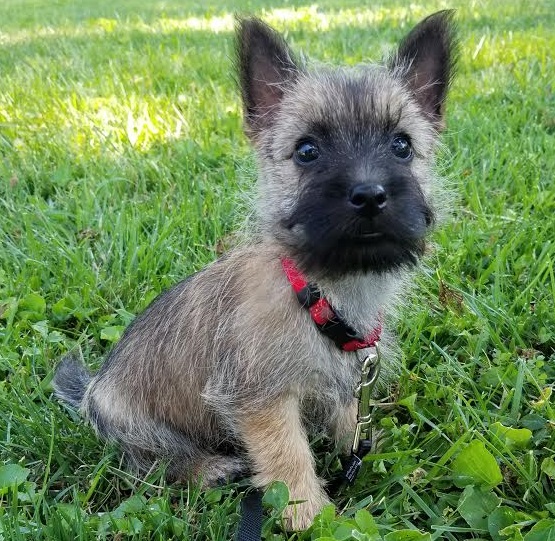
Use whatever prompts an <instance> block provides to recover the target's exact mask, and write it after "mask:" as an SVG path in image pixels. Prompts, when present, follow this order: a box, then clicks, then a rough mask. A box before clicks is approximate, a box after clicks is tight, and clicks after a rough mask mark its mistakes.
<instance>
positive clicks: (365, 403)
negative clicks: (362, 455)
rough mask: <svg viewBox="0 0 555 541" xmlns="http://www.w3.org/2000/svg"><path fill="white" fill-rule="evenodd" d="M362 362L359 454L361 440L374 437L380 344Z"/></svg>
mask: <svg viewBox="0 0 555 541" xmlns="http://www.w3.org/2000/svg"><path fill="white" fill-rule="evenodd" d="M373 349H374V351H370V352H369V353H368V355H367V356H366V357H365V359H364V361H363V362H362V367H361V377H360V383H359V384H358V385H357V387H356V389H355V393H354V394H355V397H356V398H358V415H357V424H356V428H355V435H354V438H353V447H352V452H353V454H357V453H358V452H359V448H360V442H361V440H371V439H372V427H371V424H372V413H373V412H372V411H371V399H372V390H373V389H374V386H375V385H376V381H377V380H378V377H379V375H380V361H381V358H380V351H379V348H378V344H377V343H376V345H375V346H374V348H373Z"/></svg>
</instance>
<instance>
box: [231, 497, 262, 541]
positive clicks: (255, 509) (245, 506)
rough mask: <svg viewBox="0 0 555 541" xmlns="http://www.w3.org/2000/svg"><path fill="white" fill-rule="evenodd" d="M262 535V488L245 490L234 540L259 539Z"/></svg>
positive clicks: (255, 540) (254, 540) (248, 540)
mask: <svg viewBox="0 0 555 541" xmlns="http://www.w3.org/2000/svg"><path fill="white" fill-rule="evenodd" d="M261 537H262V490H260V489H256V490H252V491H250V492H247V493H246V494H245V496H243V499H242V500H241V520H240V521H239V527H238V528H237V536H236V537H235V541H260V539H261Z"/></svg>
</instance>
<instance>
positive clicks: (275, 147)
mask: <svg viewBox="0 0 555 541" xmlns="http://www.w3.org/2000/svg"><path fill="white" fill-rule="evenodd" d="M453 35H454V32H453V25H452V12H450V11H443V12H439V13H436V14H434V15H432V16H430V17H428V18H427V19H425V20H424V21H422V22H421V23H420V24H418V25H417V26H416V27H415V28H414V29H413V30H412V31H411V32H410V33H409V35H408V36H407V37H406V38H405V39H404V40H403V41H402V42H401V44H400V46H399V48H398V50H397V52H396V54H395V55H394V56H393V57H392V59H391V60H390V61H389V63H388V65H386V66H366V67H359V68H351V69H330V68H321V69H318V70H312V71H309V70H307V69H305V68H304V67H303V66H301V65H300V63H299V62H297V61H296V60H295V58H294V56H293V54H292V53H291V51H290V49H289V47H288V46H287V44H286V43H285V42H284V41H283V39H282V38H281V37H280V36H279V34H277V33H276V32H275V31H274V30H272V29H271V28H270V27H268V26H267V25H266V24H264V23H263V22H261V21H260V20H258V19H243V20H240V21H239V28H238V56H239V75H240V81H241V90H242V95H243V103H244V111H245V128H246V132H247V134H248V136H249V137H250V138H251V140H252V142H253V143H254V146H255V148H256V150H257V154H258V158H259V167H260V169H261V175H260V179H259V197H258V216H259V224H260V227H261V228H262V231H263V233H264V234H269V235H272V236H273V237H274V238H276V239H277V240H278V241H279V242H281V243H282V244H283V245H284V246H286V247H287V249H288V250H289V251H290V253H292V255H293V256H294V257H295V258H296V260H297V261H298V263H299V265H300V266H301V267H302V268H304V270H306V271H311V270H312V271H314V272H317V273H319V274H321V273H325V274H329V275H340V274H345V273H349V272H356V271H374V272H384V271H389V270H393V269H396V268H399V267H401V266H405V265H411V264H414V263H415V262H416V261H417V259H418V257H419V256H420V255H421V254H422V253H423V251H424V246H425V242H424V238H425V235H426V233H427V231H428V229H429V227H430V226H431V224H432V223H433V221H434V211H433V203H432V196H433V193H434V187H433V185H432V183H433V172H432V168H433V162H434V150H435V146H436V142H437V137H438V133H439V132H440V131H441V129H442V126H443V110H444V107H443V106H444V101H445V97H446V93H447V89H448V86H449V83H450V79H451V75H452V71H453V64H454V49H455V46H454V37H453Z"/></svg>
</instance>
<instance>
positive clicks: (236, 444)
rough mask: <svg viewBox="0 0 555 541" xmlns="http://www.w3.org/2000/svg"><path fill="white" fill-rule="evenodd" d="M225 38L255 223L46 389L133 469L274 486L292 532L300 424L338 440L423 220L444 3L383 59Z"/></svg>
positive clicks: (411, 261) (299, 516)
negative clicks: (328, 63) (253, 168)
mask: <svg viewBox="0 0 555 541" xmlns="http://www.w3.org/2000/svg"><path fill="white" fill-rule="evenodd" d="M237 43H238V45H237V48H238V68H239V80H240V85H241V94H242V99H243V105H244V118H245V131H246V134H247V136H248V137H249V138H250V140H251V142H252V145H253V147H254V150H255V152H256V156H257V159H258V168H259V177H258V181H257V185H256V213H255V215H256V218H255V223H254V226H253V227H252V231H251V232H250V233H249V235H248V238H246V239H244V241H243V242H241V243H240V244H239V246H238V247H236V248H235V249H232V250H231V251H230V252H229V253H227V254H226V255H225V256H223V257H222V258H220V259H219V260H217V261H215V262H214V263H213V264H211V265H210V266H208V267H207V268H205V269H203V270H201V271H200V272H198V273H197V274H195V275H193V276H190V277H189V278H187V279H186V280H184V281H183V282H181V283H179V284H177V285H176V286H175V287H173V288H172V289H170V290H169V291H167V292H166V293H163V294H162V295H160V296H159V297H158V298H157V299H156V300H155V301H154V302H153V303H152V304H151V305H150V306H149V307H148V308H147V309H146V310H145V311H144V313H142V314H141V315H140V316H139V317H137V319H136V320H135V321H134V322H133V323H132V324H131V326H130V327H129V328H128V329H127V330H126V332H125V333H124V335H123V337H122V339H121V341H120V342H119V343H118V344H117V345H116V346H115V347H114V348H113V350H112V352H111V353H110V354H109V356H108V358H107V359H106V361H105V363H104V365H103V366H102V368H101V369H100V371H99V372H98V373H97V374H95V375H91V374H90V373H89V372H88V371H87V370H86V369H85V368H84V367H83V366H82V364H81V363H80V362H79V361H78V360H77V359H76V358H74V357H73V356H68V357H66V358H64V359H63V361H62V362H61V364H60V366H59V367H58V369H57V372H56V376H55V381H54V385H55V389H56V394H57V395H58V396H59V397H60V398H61V399H63V400H65V401H66V402H68V403H69V404H71V405H73V406H75V407H77V408H79V409H80V411H81V412H82V414H83V415H84V416H85V417H86V418H87V419H88V421H89V422H90V423H91V424H92V425H93V427H94V428H95V430H96V431H97V432H98V434H100V435H101V436H102V437H104V438H108V439H110V440H115V441H117V442H119V444H120V445H121V447H122V449H123V451H124V452H125V453H126V455H127V456H128V457H129V459H130V460H131V462H132V463H133V464H134V465H135V466H137V467H139V468H141V469H148V468H149V467H150V466H151V465H152V464H153V463H154V462H155V461H157V460H165V461H167V462H168V464H169V470H168V472H169V475H170V477H171V478H173V479H181V480H186V479H192V478H195V479H196V478H200V479H201V480H202V482H203V483H204V484H205V485H210V484H212V483H214V482H216V481H218V480H220V479H222V478H229V477H232V476H236V475H243V474H246V473H247V472H248V473H249V474H250V475H251V476H252V482H253V483H254V485H256V486H258V487H264V486H266V485H268V483H270V482H271V481H274V480H281V481H284V482H285V483H287V485H288V487H289V491H290V496H291V499H292V500H294V501H297V502H301V503H296V504H295V505H291V506H289V507H288V508H287V509H286V510H285V512H284V518H285V520H286V522H287V525H288V527H289V528H291V529H303V528H306V527H308V526H309V525H310V524H311V522H312V520H313V518H314V516H315V514H316V513H318V511H319V510H320V509H321V508H322V506H323V505H325V504H326V503H328V498H327V496H326V493H325V491H324V487H323V481H322V480H321V479H319V478H318V477H317V475H316V473H315V465H314V458H313V455H312V453H311V450H310V447H309V440H308V427H312V428H316V429H318V430H323V431H325V432H327V433H328V434H329V435H331V436H332V437H333V438H335V440H336V441H337V442H338V443H340V442H345V441H347V442H348V441H349V439H350V438H352V436H351V435H352V432H353V430H354V427H355V424H356V416H357V401H356V399H355V398H354V395H353V392H354V388H355V387H356V385H357V383H358V381H359V379H360V369H361V358H362V356H361V353H364V350H365V349H366V348H368V347H371V346H373V345H374V344H375V342H376V340H377V339H378V338H379V337H380V329H381V326H382V314H383V313H384V312H387V311H389V310H390V309H391V307H392V306H393V305H394V304H395V302H396V299H397V298H398V297H399V296H400V295H402V292H403V286H404V284H405V282H406V280H407V276H408V275H409V274H410V269H411V268H412V267H414V265H415V264H416V263H417V262H418V260H419V258H420V257H421V256H422V254H423V253H424V249H425V238H426V235H427V233H428V232H429V230H430V228H431V226H432V224H433V223H434V209H435V207H434V196H435V195H436V194H437V193H438V191H439V190H440V188H439V186H438V183H437V181H436V178H435V176H434V171H433V169H434V151H435V149H436V147H437V143H438V136H439V133H440V131H441V130H442V127H443V124H444V104H445V98H446V94H447V90H448V87H449V84H450V81H451V77H452V73H453V66H454V57H455V52H456V46H455V39H454V31H453V23H452V12H450V11H442V12H439V13H436V14H434V15H432V16H430V17H428V18H426V19H425V20H423V21H422V22H421V23H419V24H418V25H417V26H416V27H415V28H414V29H413V30H412V31H411V32H410V33H409V34H408V35H407V36H406V38H405V39H404V40H403V41H402V42H401V43H400V45H399V47H398V50H397V51H396V53H395V54H394V55H393V56H392V57H391V59H390V60H389V61H388V62H387V63H385V65H370V66H360V67H356V68H336V69H332V68H328V67H325V68H324V67H321V68H318V69H317V70H311V69H308V68H306V67H305V66H304V65H302V64H301V63H300V62H299V61H298V60H296V59H295V56H294V55H293V53H292V52H291V50H290V49H289V47H288V46H287V44H286V43H285V42H284V40H283V39H282V38H281V37H280V35H278V34H277V33H276V32H275V31H274V30H272V29H271V28H270V27H268V26H267V25H266V24H264V23H263V22H261V21H260V20H258V19H255V18H250V19H241V20H239V22H238V29H237ZM359 350H362V352H361V351H359ZM388 362H390V361H388V359H384V360H383V365H384V368H385V369H387V367H388ZM343 444H344V443H343Z"/></svg>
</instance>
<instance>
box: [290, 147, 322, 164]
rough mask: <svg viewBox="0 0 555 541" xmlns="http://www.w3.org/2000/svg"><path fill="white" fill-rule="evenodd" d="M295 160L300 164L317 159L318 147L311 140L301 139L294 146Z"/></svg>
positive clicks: (318, 154)
mask: <svg viewBox="0 0 555 541" xmlns="http://www.w3.org/2000/svg"><path fill="white" fill-rule="evenodd" d="M294 156H295V160H297V162H298V163H300V164H306V163H310V162H313V161H314V160H317V159H318V157H319V156H320V149H319V148H318V146H317V145H316V143H313V142H312V141H301V142H300V143H298V144H297V146H296V147H295V154H294Z"/></svg>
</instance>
